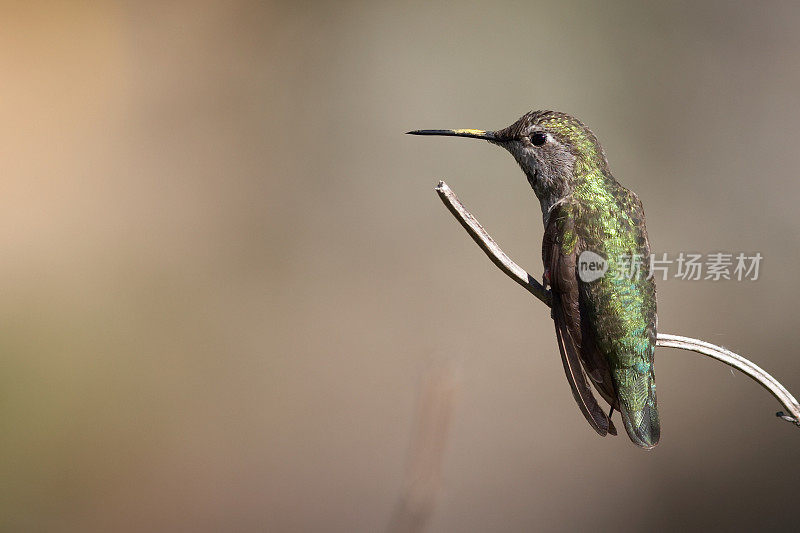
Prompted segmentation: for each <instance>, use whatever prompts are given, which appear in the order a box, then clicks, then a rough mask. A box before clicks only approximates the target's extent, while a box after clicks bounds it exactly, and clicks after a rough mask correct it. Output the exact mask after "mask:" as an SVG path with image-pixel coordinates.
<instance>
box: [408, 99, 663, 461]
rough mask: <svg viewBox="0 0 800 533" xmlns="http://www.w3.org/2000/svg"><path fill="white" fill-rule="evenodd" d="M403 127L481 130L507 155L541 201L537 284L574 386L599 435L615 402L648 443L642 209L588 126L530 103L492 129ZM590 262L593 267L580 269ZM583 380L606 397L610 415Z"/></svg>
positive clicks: (648, 331) (653, 407)
mask: <svg viewBox="0 0 800 533" xmlns="http://www.w3.org/2000/svg"><path fill="white" fill-rule="evenodd" d="M408 133H409V134H411V135H446V136H453V137H468V138H473V139H483V140H486V141H489V142H490V143H492V144H496V145H498V146H501V147H503V148H505V149H506V150H508V151H509V152H510V153H511V155H513V156H514V159H515V160H516V161H517V163H518V164H519V166H520V167H521V168H522V171H523V172H524V173H525V176H526V177H527V180H528V183H529V184H530V186H531V188H533V192H534V193H535V195H536V197H537V199H538V200H539V204H540V206H541V210H542V220H543V222H544V235H543V238H542V261H543V263H544V274H543V284H544V285H545V287H547V286H549V287H550V289H551V292H552V308H551V317H552V319H553V322H554V324H555V332H556V340H557V343H558V348H559V352H560V353H561V360H562V363H563V365H564V372H565V373H566V376H567V381H568V382H569V385H570V387H571V389H572V395H573V396H574V398H575V401H576V402H577V404H578V407H579V408H580V411H581V413H583V415H584V417H586V420H587V421H588V422H589V424H590V425H591V427H592V428H594V430H595V431H596V432H597V433H598V434H600V435H601V436H605V435H608V434H611V435H616V434H617V430H616V428H615V426H614V423H613V422H612V415H613V413H614V411H615V410H616V411H617V412H619V413H620V414H621V416H622V422H623V424H624V426H625V430H626V432H627V433H628V436H629V437H630V439H631V441H633V443H634V444H636V445H638V446H640V447H642V448H645V449H651V448H653V447H654V446H655V445H656V444H658V441H659V439H660V436H661V424H660V421H659V416H658V406H657V402H656V378H655V372H654V367H653V364H654V354H655V345H656V326H657V318H656V286H655V280H654V279H652V277H651V276H650V275H649V272H650V264H649V258H650V244H649V242H648V239H647V230H646V228H645V216H644V208H643V207H642V202H641V201H640V200H639V198H638V197H637V196H636V194H635V193H633V192H632V191H630V190H628V189H626V188H625V187H623V186H622V185H620V184H619V182H617V180H616V179H614V176H613V175H612V174H611V170H610V168H609V165H608V161H607V159H606V155H605V152H604V151H603V148H602V147H601V146H600V143H599V142H598V140H597V137H595V135H594V133H592V131H591V130H589V128H587V127H586V126H585V125H584V124H583V123H582V122H581V121H580V120H578V119H577V118H575V117H573V116H571V115H568V114H566V113H561V112H557V111H531V112H529V113H526V114H525V115H523V116H522V117H521V118H520V119H519V120H517V121H516V122H514V123H513V124H511V125H510V126H508V127H507V128H504V129H501V130H497V131H485V130H475V129H460V130H416V131H409V132H408ZM584 259H586V261H584ZM591 261H595V266H597V269H595V270H594V272H593V274H594V275H589V274H588V273H587V272H588V271H587V270H585V268H587V267H589V266H590V262H591ZM598 261H599V263H598ZM603 267H605V268H606V270H605V273H604V274H602V275H599V277H598V274H599V273H600V272H601V271H602V269H603ZM587 376H588V379H587ZM590 383H591V384H593V385H594V388H595V389H596V390H597V392H598V393H599V394H600V396H601V398H602V399H603V400H604V401H605V402H607V403H608V405H609V406H610V410H609V412H608V414H606V412H605V410H604V409H603V408H602V407H601V406H600V404H599V403H598V400H597V398H596V397H595V395H594V393H593V392H592V388H591V386H590Z"/></svg>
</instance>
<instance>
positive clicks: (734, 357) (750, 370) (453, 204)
mask: <svg viewBox="0 0 800 533" xmlns="http://www.w3.org/2000/svg"><path fill="white" fill-rule="evenodd" d="M436 192H437V193H438V194H439V198H441V199H442V202H444V204H445V205H446V206H447V208H448V209H449V210H450V212H451V213H453V216H455V217H456V218H457V219H458V221H459V222H460V223H461V225H462V226H464V229H466V230H467V233H469V234H470V236H471V237H472V239H473V240H474V241H475V242H476V243H478V246H480V247H481V249H482V250H483V251H484V252H486V255H488V256H489V259H491V260H492V262H493V263H494V264H495V265H497V266H498V268H500V270H502V271H503V272H505V273H506V275H508V277H510V278H511V279H513V280H514V281H516V282H517V283H519V284H520V285H522V286H523V287H525V288H526V289H527V290H528V291H529V292H530V293H531V294H533V295H534V296H536V297H537V298H538V299H539V300H541V301H542V302H544V304H545V305H547V306H548V307H550V305H551V301H552V300H551V294H550V291H548V290H547V289H545V288H544V287H543V286H542V285H541V284H540V283H539V282H537V281H536V280H535V279H534V278H533V277H532V276H531V275H530V274H528V273H527V272H526V271H525V269H523V268H522V267H520V266H519V265H517V264H516V263H514V261H512V260H511V259H510V258H509V257H508V256H507V255H506V254H505V253H504V252H503V250H501V249H500V247H499V246H498V245H497V243H496V242H495V241H494V239H492V238H491V237H490V236H489V234H488V233H486V230H484V229H483V226H481V225H480V224H479V223H478V221H477V220H476V219H475V217H474V216H472V214H471V213H470V212H469V211H467V208H466V207H464V204H462V203H461V201H460V200H459V199H458V197H457V196H456V195H455V193H454V192H453V191H452V190H451V189H450V187H448V186H447V184H446V183H445V182H443V181H440V182H439V185H437V186H436ZM656 346H662V347H664V348H680V349H682V350H689V351H692V352H697V353H699V354H703V355H707V356H708V357H711V358H713V359H716V360H717V361H720V362H722V363H725V364H726V365H728V366H730V367H733V368H735V369H736V370H739V371H741V372H743V373H744V374H746V375H747V376H749V377H750V378H752V379H753V380H755V381H756V382H757V383H758V384H759V385H761V386H762V387H764V388H765V389H766V390H767V391H769V393H770V394H772V395H773V396H774V397H775V399H776V400H778V401H779V402H780V403H781V404H782V405H783V407H784V408H785V409H786V411H788V413H789V414H784V413H783V412H778V413H777V416H778V417H779V418H782V419H784V420H786V421H788V422H792V423H794V424H796V425H798V426H800V404H798V403H797V400H796V399H795V398H794V396H792V395H791V394H790V393H789V391H787V390H786V388H785V387H784V386H783V385H781V384H780V383H779V382H778V381H777V380H776V379H775V378H773V377H772V376H770V375H769V374H768V373H767V372H765V371H764V370H763V369H762V368H761V367H759V366H758V365H756V364H755V363H753V362H751V361H749V360H748V359H745V358H744V357H742V356H741V355H738V354H735V353H733V352H731V351H730V350H726V349H725V348H722V347H721V346H716V345H714V344H711V343H708V342H705V341H701V340H699V339H692V338H690V337H681V336H679V335H670V334H667V333H659V334H658V340H657V342H656Z"/></svg>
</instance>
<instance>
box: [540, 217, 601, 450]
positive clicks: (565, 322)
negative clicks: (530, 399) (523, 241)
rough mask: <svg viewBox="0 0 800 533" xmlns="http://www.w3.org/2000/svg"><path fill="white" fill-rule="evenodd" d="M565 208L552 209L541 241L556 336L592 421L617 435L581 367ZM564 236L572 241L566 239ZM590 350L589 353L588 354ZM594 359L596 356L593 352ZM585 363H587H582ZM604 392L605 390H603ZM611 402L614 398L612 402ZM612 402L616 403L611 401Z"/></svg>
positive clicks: (578, 396) (574, 388) (573, 386)
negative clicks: (549, 285) (550, 292)
mask: <svg viewBox="0 0 800 533" xmlns="http://www.w3.org/2000/svg"><path fill="white" fill-rule="evenodd" d="M561 211H562V210H558V211H556V210H554V212H551V214H550V218H549V221H548V225H547V228H546V230H545V235H544V241H543V244H542V255H543V258H544V264H545V266H546V268H548V269H549V271H550V284H551V286H552V289H553V308H552V310H553V313H552V314H553V321H554V322H555V329H556V339H557V340H558V349H559V352H560V353H561V362H562V363H563V364H564V373H565V374H566V376H567V381H568V382H569V385H570V388H571V389H572V395H573V397H574V398H575V402H576V403H577V404H578V408H579V409H580V410H581V413H583V416H584V417H586V420H587V421H588V422H589V425H591V426H592V428H594V430H595V431H597V433H598V434H600V435H602V436H605V435H606V434H608V433H611V434H612V435H616V434H617V431H616V428H615V427H614V424H613V423H612V422H611V420H610V419H609V417H608V415H606V413H605V412H604V411H603V409H602V408H601V407H600V405H599V404H598V403H597V399H596V398H595V397H594V394H593V393H592V389H591V388H590V387H589V383H588V382H587V380H586V375H585V374H584V370H583V367H582V363H581V361H582V359H584V357H583V351H584V350H583V349H582V345H583V342H582V341H583V329H584V328H582V327H581V309H580V291H579V280H578V276H577V268H576V258H577V256H576V247H575V242H574V239H573V238H571V237H570V235H574V233H573V231H572V230H573V228H572V224H573V222H572V218H571V217H569V216H565V213H563V212H561ZM565 240H567V241H569V240H572V242H571V243H570V242H565ZM589 355H591V354H588V353H587V356H589ZM591 359H592V361H594V356H592V358H591ZM583 364H584V365H585V363H583ZM603 395H604V396H605V393H603ZM610 403H611V402H610ZM612 405H613V403H612Z"/></svg>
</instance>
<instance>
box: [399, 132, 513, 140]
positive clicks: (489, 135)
mask: <svg viewBox="0 0 800 533" xmlns="http://www.w3.org/2000/svg"><path fill="white" fill-rule="evenodd" d="M406 133H407V134H408V135H444V136H448V137H470V138H472V139H483V140H485V141H496V140H498V139H497V137H495V134H494V132H493V131H483V130H414V131H409V132H406Z"/></svg>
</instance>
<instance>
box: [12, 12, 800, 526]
mask: <svg viewBox="0 0 800 533" xmlns="http://www.w3.org/2000/svg"><path fill="white" fill-rule="evenodd" d="M599 4H600V3H598V4H595V3H585V4H583V3H579V4H564V3H555V2H545V3H532V2H505V3H497V2H495V3H489V2H457V3H451V4H446V3H438V2H406V3H375V2H306V3H303V2H286V3H274V4H270V3H267V4H261V3H247V2H244V3H243V2H213V1H203V2H122V3H105V4H102V3H101V4H98V3H92V2H77V1H76V2H46V3H30V4H25V3H13V4H12V3H3V6H2V13H0V16H1V18H2V21H3V22H2V27H3V31H2V32H0V58H2V59H1V61H2V67H3V68H2V73H3V83H2V88H1V89H0V94H2V98H0V117H2V124H3V127H2V129H0V135H2V138H1V139H0V147H1V148H0V165H2V180H0V246H1V247H2V248H1V250H0V252H1V255H2V261H0V274H2V275H1V276H0V294H1V295H2V297H1V298H0V321H1V323H2V328H1V329H0V353H2V355H1V356H0V360H2V361H3V365H2V373H1V375H2V377H1V378H0V380H2V382H1V383H0V434H2V435H3V437H2V439H1V440H2V444H0V476H1V477H2V479H3V483H2V484H0V486H1V487H2V489H1V491H0V529H1V530H3V531H69V532H71V531H75V532H78V531H81V532H83V531H380V530H382V529H383V528H385V526H386V524H387V522H388V520H389V518H390V516H391V515H392V512H393V510H394V509H395V506H396V502H397V501H398V498H399V497H400V491H401V490H402V487H403V484H404V476H406V474H405V470H406V467H407V464H408V463H409V459H408V457H407V456H408V451H409V449H410V446H411V445H410V438H411V435H412V434H413V433H414V431H413V427H414V421H413V420H414V416H415V410H416V409H417V407H416V406H417V404H418V400H417V397H418V395H419V393H420V388H421V383H423V382H424V381H425V376H426V375H427V373H429V371H430V368H431V367H436V366H437V365H445V366H448V365H451V366H452V367H453V368H455V369H456V372H455V377H454V379H455V380H456V383H457V390H456V393H455V396H454V398H455V399H454V402H453V411H452V418H451V419H450V426H449V427H450V431H449V435H448V440H447V443H446V447H445V450H444V456H443V458H444V459H443V463H442V474H441V491H440V493H439V495H438V498H437V500H436V508H435V512H434V513H433V515H432V517H431V520H430V523H429V526H430V527H429V529H430V531H437V532H439V531H574V530H599V531H604V530H611V529H615V530H617V531H639V530H645V529H647V530H655V531H671V530H675V529H677V528H680V529H682V530H685V531H688V530H700V529H712V528H713V529H716V528H721V529H728V530H730V529H739V528H743V529H744V528H746V529H752V528H756V527H759V526H760V527H762V528H764V527H766V528H778V527H784V528H789V527H790V526H794V527H796V522H797V518H796V502H797V498H796V494H797V492H796V491H797V480H798V475H799V474H800V467H798V460H800V446H799V445H800V430H798V429H797V428H796V427H793V426H791V425H790V424H787V423H785V422H782V421H780V420H778V419H776V418H775V417H774V412H775V411H777V410H778V409H780V406H779V405H778V404H777V402H775V400H774V399H773V398H771V397H770V396H769V395H768V394H767V393H766V392H764V391H763V390H761V389H760V388H759V387H758V386H757V385H756V384H755V383H753V382H752V381H750V380H749V379H747V378H746V377H744V376H743V375H740V374H733V373H732V372H731V371H730V370H729V369H728V368H727V367H724V366H722V365H720V364H718V363H716V362H713V361H711V360H708V359H705V358H702V357H700V356H697V355H694V354H689V353H686V352H679V351H672V350H666V349H661V350H659V351H658V352H657V356H658V357H657V371H658V384H659V385H658V387H659V400H660V404H661V412H662V416H663V438H662V443H661V445H660V446H659V447H658V448H656V449H655V450H654V451H652V452H649V453H646V452H643V451H641V450H639V449H637V448H636V447H634V446H633V445H632V444H631V443H630V442H628V441H627V439H626V438H625V437H619V438H606V439H601V438H599V437H597V436H596V435H595V434H594V433H593V432H592V430H591V429H590V428H589V427H588V425H587V424H586V423H585V421H584V420H583V418H582V417H581V415H580V414H579V412H578V410H577V408H576V406H575V403H574V401H573V399H572V396H571V394H570V392H569V388H568V386H567V383H566V381H565V379H564V375H563V370H562V368H561V362H560V359H559V357H558V351H557V347H556V343H555V339H554V336H553V333H552V323H551V321H550V318H549V312H548V311H547V309H545V308H544V306H542V305H541V304H540V303H539V302H538V301H536V300H534V299H533V298H532V297H531V296H530V295H529V294H527V293H526V292H525V291H523V290H522V289H520V288H519V287H518V286H516V285H515V284H514V283H512V282H511V281H509V280H508V279H507V278H506V277H505V276H503V275H502V274H500V273H499V272H498V271H497V270H496V269H495V267H494V266H493V265H492V264H491V263H490V262H489V261H488V260H487V259H486V258H485V257H484V256H483V254H482V253H481V252H480V250H478V248H477V247H476V246H475V245H474V244H473V243H472V242H471V241H470V240H469V239H468V237H467V236H466V234H464V232H463V231H462V230H461V228H459V227H458V225H457V224H456V223H455V222H454V220H453V219H452V218H451V217H450V215H449V214H448V213H447V212H446V210H445V209H444V208H443V206H442V205H441V204H440V202H439V200H438V199H437V198H436V195H435V194H434V192H433V186H434V185H435V183H436V181H437V180H438V179H440V178H445V179H447V180H448V183H449V184H450V185H451V186H452V187H453V188H454V189H455V190H456V192H457V193H458V194H459V195H460V196H461V198H462V200H464V201H465V202H466V203H467V205H468V206H469V207H470V208H471V209H472V210H473V212H474V213H475V214H476V215H477V216H478V218H479V219H480V220H481V222H483V223H484V224H485V225H486V227H487V229H488V230H489V231H490V232H491V233H492V234H493V235H494V237H495V238H496V239H497V240H498V241H499V242H500V244H501V245H502V246H503V247H504V248H505V249H506V251H507V252H509V253H510V254H511V255H512V256H513V257H514V259H516V260H517V261H518V262H519V263H520V264H522V265H524V266H525V267H527V268H528V269H529V270H530V271H531V272H532V273H536V274H538V273H540V270H541V259H540V256H539V246H540V239H541V231H542V228H541V218H540V213H539V207H538V203H537V202H536V201H535V198H534V197H533V194H532V192H531V191H530V189H529V187H528V185H527V183H526V182H525V179H524V177H523V175H522V174H521V172H520V171H519V170H518V168H517V167H516V164H515V163H514V161H513V159H512V158H511V157H510V156H509V155H508V154H507V153H505V152H504V151H502V150H500V149H498V148H496V147H492V146H489V145H487V144H485V143H479V142H476V141H475V142H473V141H468V140H462V139H433V138H413V137H408V136H404V135H403V132H405V131H407V130H409V129H415V128H450V127H474V128H486V129H496V128H500V127H503V126H506V125H508V124H509V123H511V122H512V121H514V120H516V119H517V118H518V117H519V116H520V115H521V114H522V113H524V112H526V111H528V110H530V109H540V108H553V109H558V110H562V111H567V112H570V113H573V114H575V115H577V116H578V117H580V118H581V119H583V120H584V121H585V122H586V123H587V124H589V125H590V127H592V128H593V129H594V131H595V133H597V135H598V137H599V138H600V139H601V141H602V142H603V144H604V147H605V149H606V152H607V154H608V156H609V160H610V162H611V166H612V168H613V169H614V172H615V175H616V176H617V178H618V179H619V180H620V181H621V182H622V183H623V184H625V185H627V186H629V187H630V188H632V189H633V190H635V191H637V193H638V194H639V196H640V197H641V198H642V200H643V202H644V204H645V208H646V210H647V214H648V227H649V232H650V239H651V242H652V245H653V249H654V250H655V251H667V252H677V251H680V250H686V251H700V252H713V251H717V250H725V251H733V252H738V251H746V252H751V251H760V252H761V253H762V254H763V256H764V262H763V265H762V270H761V279H760V280H759V281H757V282H749V283H745V282H742V283H737V282H720V283H712V282H696V283H689V282H685V281H672V280H670V281H666V282H661V283H660V284H659V311H660V313H659V315H660V320H659V324H660V329H661V331H663V332H669V333H678V334H684V335H691V336H697V337H701V338H704V339H706V340H708V341H711V342H715V343H719V344H722V345H725V346H727V347H730V348H732V349H734V350H737V351H739V352H741V353H743V354H746V355H748V356H750V357H751V358H752V359H753V360H754V361H756V362H757V363H759V364H761V365H762V366H763V367H764V368H765V369H767V370H768V371H770V372H771V373H773V375H775V376H776V377H777V378H778V379H779V380H781V381H782V382H783V383H784V384H785V385H786V386H787V387H788V388H789V389H790V390H792V391H794V392H795V393H796V394H797V393H800V359H799V358H798V349H799V348H800V340H799V339H798V338H797V332H798V324H799V323H800V319H798V317H797V314H796V310H797V308H798V305H797V301H798V297H800V289H798V288H797V284H796V279H797V272H798V265H800V210H798V197H799V196H800V180H798V178H797V176H798V165H797V152H798V148H797V144H798V141H799V140H800V133H798V131H797V124H798V119H800V105H798V94H800V33H798V32H797V28H798V25H799V24H800V8H798V7H796V5H793V3H791V2H783V3H766V4H759V5H756V4H755V3H754V4H753V5H752V6H750V7H747V6H739V7H732V6H731V5H730V4H729V3H726V2H713V3H701V4H700V5H698V4H697V3H695V2H685V3H675V4H670V5H665V3H663V2H662V3H657V4H653V5H650V6H643V5H641V4H640V3H639V2H621V3H616V4H613V5H603V6H600V5H599ZM603 4H606V3H603Z"/></svg>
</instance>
